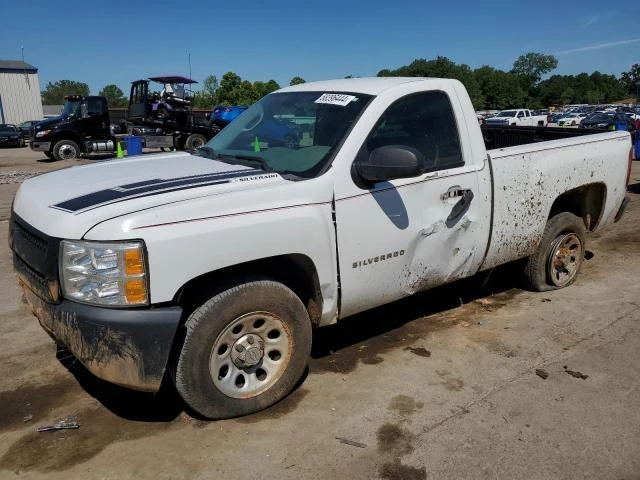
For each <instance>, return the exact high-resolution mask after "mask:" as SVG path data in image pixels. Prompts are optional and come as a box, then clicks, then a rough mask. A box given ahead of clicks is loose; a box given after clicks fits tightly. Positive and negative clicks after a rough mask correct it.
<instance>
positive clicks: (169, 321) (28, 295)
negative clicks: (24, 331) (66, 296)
mask: <svg viewBox="0 0 640 480" xmlns="http://www.w3.org/2000/svg"><path fill="white" fill-rule="evenodd" d="M20 284H21V286H22V290H23V293H24V297H25V300H26V303H27V305H29V307H30V308H31V311H32V312H33V314H34V315H35V316H36V317H37V318H38V321H39V322H40V325H42V327H43V328H44V329H45V330H46V331H47V332H48V333H49V334H50V335H51V336H52V337H53V338H54V340H55V341H56V342H57V343H59V344H63V345H64V346H65V347H67V348H68V349H69V351H70V352H71V353H72V354H73V355H74V356H75V357H76V358H77V359H78V360H79V361H80V363H82V364H83V365H84V366H85V367H86V368H87V370H89V371H90V372H91V373H93V374H94V375H95V376H96V377H99V378H101V379H103V380H106V381H108V382H111V383H115V384H117V385H122V386H124V387H128V388H131V389H134V390H141V391H145V392H157V391H158V390H159V389H160V385H161V383H162V378H163V377H164V373H165V370H166V367H167V363H168V361H169V354H170V352H171V347H172V345H173V340H174V338H175V335H176V331H177V329H178V325H179V323H180V317H181V316H182V308H180V307H164V308H152V309H114V308H101V307H94V306H90V305H83V304H79V303H75V302H70V301H62V302H61V303H59V304H57V305H56V304H50V303H47V302H45V301H44V300H43V299H41V298H40V297H39V296H38V295H36V294H35V293H34V292H33V290H31V288H30V287H29V286H28V285H27V284H26V283H25V282H24V281H23V280H22V279H21V280H20Z"/></svg>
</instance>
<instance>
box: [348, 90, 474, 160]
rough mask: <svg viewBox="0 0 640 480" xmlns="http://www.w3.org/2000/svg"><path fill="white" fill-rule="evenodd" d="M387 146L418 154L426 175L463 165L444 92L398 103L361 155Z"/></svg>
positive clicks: (380, 123) (377, 128)
mask: <svg viewBox="0 0 640 480" xmlns="http://www.w3.org/2000/svg"><path fill="white" fill-rule="evenodd" d="M387 145H404V146H408V147H412V148H415V149H416V150H418V151H419V152H420V153H421V154H422V155H423V156H424V159H425V165H426V166H425V172H431V171H434V170H444V169H447V168H454V167H460V166H462V165H464V160H463V158H462V151H461V148H460V137H459V135H458V126H457V125H456V121H455V118H454V116H453V109H452V107H451V102H450V101H449V97H448V96H447V94H446V93H444V92H439V91H432V92H423V93H417V94H413V95H408V96H406V97H404V98H401V99H400V100H397V101H396V102H395V103H393V104H392V105H391V106H390V107H389V108H388V109H387V110H386V111H385V112H384V113H383V114H382V116H381V117H380V120H378V123H377V124H376V126H375V127H374V128H373V130H372V131H371V133H370V134H369V136H368V137H367V140H366V141H365V143H364V145H363V146H362V149H361V151H360V153H359V155H367V156H368V155H369V154H370V153H371V151H373V150H374V149H376V148H378V147H382V146H387Z"/></svg>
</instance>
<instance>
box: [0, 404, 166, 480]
mask: <svg viewBox="0 0 640 480" xmlns="http://www.w3.org/2000/svg"><path fill="white" fill-rule="evenodd" d="M74 418H75V420H76V421H77V422H78V423H79V424H80V428H79V429H77V430H60V431H52V432H36V431H31V432H29V433H27V434H26V435H24V436H23V437H22V438H20V439H19V440H18V441H16V442H15V443H14V444H13V445H11V447H9V450H8V451H7V452H6V453H5V454H4V456H3V457H2V459H0V469H7V470H12V471H14V472H18V473H21V472H25V471H30V470H36V471H40V472H50V471H64V470H67V469H69V468H71V467H73V466H75V465H78V464H80V463H83V462H86V461H87V460H89V459H90V458H92V457H94V456H95V455H97V454H98V453H100V452H101V451H102V450H103V449H104V448H105V447H107V446H108V445H110V444H112V443H115V442H121V441H125V440H132V439H137V438H142V437H146V436H150V435H157V434H159V433H161V432H162V431H165V430H168V429H169V428H172V427H173V426H174V425H176V424H177V422H173V423H149V422H131V421H129V420H126V419H123V418H121V417H119V416H118V415H115V414H113V413H111V412H110V411H108V410H107V409H105V408H100V407H92V408H87V409H85V410H83V411H81V412H79V413H77V414H76V415H74ZM34 430H35V427H34Z"/></svg>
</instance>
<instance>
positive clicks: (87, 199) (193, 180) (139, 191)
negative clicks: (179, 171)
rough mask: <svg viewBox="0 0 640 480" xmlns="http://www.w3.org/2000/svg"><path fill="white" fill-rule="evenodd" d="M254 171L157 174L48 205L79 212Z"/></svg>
mask: <svg viewBox="0 0 640 480" xmlns="http://www.w3.org/2000/svg"><path fill="white" fill-rule="evenodd" d="M255 175H260V174H259V173H257V172H256V170H253V169H250V170H234V171H231V172H218V173H211V174H204V175H192V176H188V177H178V178H173V179H162V178H157V179H153V180H145V181H142V182H136V183H129V184H127V185H121V186H119V187H113V188H108V189H105V190H98V191H97V192H92V193H87V194H85V195H81V196H79V197H75V198H71V199H69V200H65V201H64V202H60V203H57V204H55V205H51V208H55V209H57V210H63V211H65V212H69V213H78V212H84V211H87V210H92V209H94V208H98V207H102V206H104V205H109V204H112V203H118V202H123V201H126V200H130V199H133V198H139V197H148V196H150V195H160V194H163V193H167V192H175V191H177V190H188V189H191V188H197V187H206V186H210V185H218V184H221V183H229V182H230V181H231V180H233V179H235V178H241V177H250V176H255Z"/></svg>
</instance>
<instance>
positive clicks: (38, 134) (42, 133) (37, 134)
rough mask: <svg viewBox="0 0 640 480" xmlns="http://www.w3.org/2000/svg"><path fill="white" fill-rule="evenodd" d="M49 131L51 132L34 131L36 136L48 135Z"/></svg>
mask: <svg viewBox="0 0 640 480" xmlns="http://www.w3.org/2000/svg"><path fill="white" fill-rule="evenodd" d="M49 133H51V130H40V131H39V132H38V133H36V137H44V136H45V135H49Z"/></svg>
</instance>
